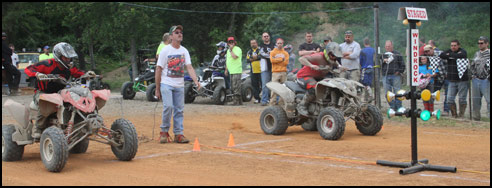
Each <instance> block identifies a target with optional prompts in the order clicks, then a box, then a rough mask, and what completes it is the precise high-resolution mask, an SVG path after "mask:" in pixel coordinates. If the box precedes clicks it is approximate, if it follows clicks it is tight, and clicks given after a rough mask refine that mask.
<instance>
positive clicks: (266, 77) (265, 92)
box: [261, 71, 272, 104]
mask: <svg viewBox="0 0 492 188" xmlns="http://www.w3.org/2000/svg"><path fill="white" fill-rule="evenodd" d="M270 81H272V72H268V71H264V72H261V88H262V90H261V103H262V104H268V102H269V101H270V89H268V88H267V86H266V84H267V83H268V82H270Z"/></svg>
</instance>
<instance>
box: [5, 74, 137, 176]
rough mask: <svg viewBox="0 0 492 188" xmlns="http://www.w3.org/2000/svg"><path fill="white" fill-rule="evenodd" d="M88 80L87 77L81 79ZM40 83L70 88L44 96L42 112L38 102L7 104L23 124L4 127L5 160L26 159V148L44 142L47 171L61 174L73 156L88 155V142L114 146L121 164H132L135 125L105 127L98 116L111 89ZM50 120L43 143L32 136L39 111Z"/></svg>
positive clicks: (122, 121) (119, 122)
mask: <svg viewBox="0 0 492 188" xmlns="http://www.w3.org/2000/svg"><path fill="white" fill-rule="evenodd" d="M82 79H84V78H82ZM40 81H53V82H60V83H63V84H65V85H67V88H65V89H62V90H61V91H59V92H58V93H52V94H40V96H39V105H38V106H39V107H36V105H35V104H34V101H33V102H32V103H31V105H30V107H26V106H24V105H22V104H20V103H17V102H14V101H12V100H10V99H9V100H7V101H6V102H5V104H4V106H5V107H6V109H7V110H8V111H9V112H10V113H11V115H12V116H13V118H14V119H15V120H16V121H17V122H18V123H19V125H12V124H10V125H2V161H18V160H21V159H22V155H23V153H24V146H26V145H28V144H33V143H36V142H40V154H41V160H42V161H43V163H44V165H45V167H46V169H48V171H50V172H60V171H61V170H62V169H63V168H64V166H65V164H66V163H67V160H68V154H69V152H70V153H72V154H77V153H85V152H86V151H87V148H88V146H89V140H93V141H97V142H101V143H104V144H108V145H111V150H112V151H113V153H114V155H115V156H116V158H118V160H121V161H130V160H132V159H133V158H134V157H135V155H136V153H137V149H138V137H137V131H136V130H135V126H134V125H133V124H132V122H130V121H128V120H126V119H117V120H116V121H114V122H113V124H112V125H111V128H110V129H109V128H107V127H106V126H105V125H104V122H103V118H102V117H101V116H100V115H99V114H98V111H99V110H100V109H101V108H102V107H103V106H104V105H105V103H106V101H107V100H108V99H109V97H110V94H111V92H110V91H109V90H107V89H103V90H92V91H91V90H89V88H87V87H84V86H82V85H80V84H77V83H76V82H67V81H66V80H65V78H63V77H59V76H55V75H48V78H45V79H42V80H40ZM37 108H40V113H42V114H43V115H44V116H45V117H48V120H47V121H45V122H46V123H45V124H44V125H42V126H40V128H41V129H42V134H41V138H39V139H34V138H33V137H32V136H31V133H32V130H33V126H34V123H35V121H36V117H37V113H38V109H37Z"/></svg>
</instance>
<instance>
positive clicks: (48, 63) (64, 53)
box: [24, 42, 95, 138]
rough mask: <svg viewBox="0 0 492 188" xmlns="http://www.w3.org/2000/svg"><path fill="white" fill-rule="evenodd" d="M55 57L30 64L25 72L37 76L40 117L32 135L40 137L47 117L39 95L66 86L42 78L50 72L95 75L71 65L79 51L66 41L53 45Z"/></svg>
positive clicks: (35, 99) (66, 74)
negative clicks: (40, 106)
mask: <svg viewBox="0 0 492 188" xmlns="http://www.w3.org/2000/svg"><path fill="white" fill-rule="evenodd" d="M53 56H54V57H53V58H51V59H46V60H44V61H41V62H39V63H36V64H33V65H30V66H28V67H26V68H25V69H24V72H25V73H26V74H27V76H28V77H34V76H36V78H37V80H36V84H35V89H36V90H35V92H34V97H33V98H34V104H35V105H36V108H37V109H38V117H37V118H36V123H35V125H34V126H33V132H32V137H33V138H40V137H41V130H42V128H44V126H45V123H46V119H47V117H45V116H43V115H42V113H40V108H39V107H38V105H39V96H40V94H41V93H57V92H58V91H60V90H62V89H63V88H65V87H66V85H65V84H62V83H59V82H49V81H41V79H42V78H47V77H48V76H47V75H48V74H55V75H59V76H60V77H63V78H65V79H67V80H68V79H69V78H70V77H71V76H73V77H75V78H79V77H81V76H83V75H84V74H87V75H95V73H94V72H93V71H88V72H87V73H84V72H83V71H81V70H79V69H77V68H76V67H72V66H70V62H71V61H72V59H73V58H76V57H77V53H76V52H75V50H74V49H73V47H72V46H71V45H70V44H68V43H65V42H60V43H58V44H56V45H55V47H53Z"/></svg>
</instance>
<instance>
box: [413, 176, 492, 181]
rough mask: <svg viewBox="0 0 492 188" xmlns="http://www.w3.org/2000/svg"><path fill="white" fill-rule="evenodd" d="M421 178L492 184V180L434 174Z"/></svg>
mask: <svg viewBox="0 0 492 188" xmlns="http://www.w3.org/2000/svg"><path fill="white" fill-rule="evenodd" d="M420 176H423V177H436V178H448V179H459V180H468V181H477V182H482V183H490V180H480V179H473V178H464V177H459V176H441V175H434V174H420Z"/></svg>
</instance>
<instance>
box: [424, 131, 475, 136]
mask: <svg viewBox="0 0 492 188" xmlns="http://www.w3.org/2000/svg"><path fill="white" fill-rule="evenodd" d="M424 134H441V135H454V136H481V135H468V134H455V133H441V132H424Z"/></svg>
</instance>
